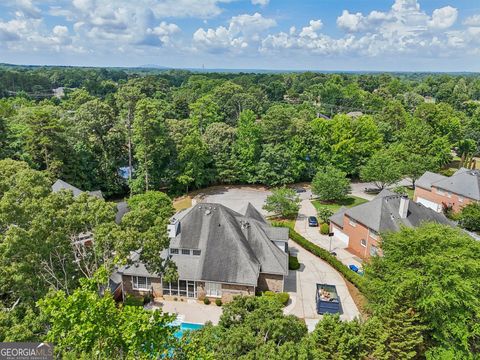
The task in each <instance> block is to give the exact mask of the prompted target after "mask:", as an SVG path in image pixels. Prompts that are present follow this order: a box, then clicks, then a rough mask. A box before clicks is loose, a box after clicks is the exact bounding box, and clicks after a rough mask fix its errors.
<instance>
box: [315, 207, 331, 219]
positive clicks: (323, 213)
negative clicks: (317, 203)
mask: <svg viewBox="0 0 480 360" xmlns="http://www.w3.org/2000/svg"><path fill="white" fill-rule="evenodd" d="M317 214H318V217H319V218H320V220H321V221H322V223H328V222H329V220H328V219H329V218H330V216H332V215H333V211H332V210H331V209H330V208H328V207H325V206H322V207H321V208H319V209H317Z"/></svg>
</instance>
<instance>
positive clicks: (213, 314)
mask: <svg viewBox="0 0 480 360" xmlns="http://www.w3.org/2000/svg"><path fill="white" fill-rule="evenodd" d="M147 308H148V309H159V308H160V309H162V310H163V312H168V313H171V314H177V315H178V317H179V318H180V319H181V321H182V322H187V323H192V324H205V323H206V322H208V321H210V322H212V324H214V325H217V324H218V321H219V320H220V316H221V315H222V307H221V306H217V305H215V304H210V305H204V304H201V303H198V302H197V301H195V300H189V301H167V300H160V301H158V300H157V301H155V302H154V303H153V304H152V305H148V306H147Z"/></svg>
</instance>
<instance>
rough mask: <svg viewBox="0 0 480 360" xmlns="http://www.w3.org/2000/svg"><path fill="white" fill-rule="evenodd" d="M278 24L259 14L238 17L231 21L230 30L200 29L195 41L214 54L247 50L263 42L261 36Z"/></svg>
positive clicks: (195, 35) (221, 28)
mask: <svg viewBox="0 0 480 360" xmlns="http://www.w3.org/2000/svg"><path fill="white" fill-rule="evenodd" d="M276 24H277V23H276V21H275V20H273V19H269V18H265V17H263V16H262V15H261V14H259V13H255V14H253V15H248V14H243V15H238V16H234V17H232V18H231V19H230V23H229V26H228V28H226V27H224V26H219V27H217V28H216V29H207V30H205V29H203V28H200V29H198V30H197V31H196V32H195V33H194V34H193V41H194V43H195V44H196V46H197V47H202V48H204V49H206V50H208V51H213V52H215V51H219V50H220V49H228V48H232V49H245V48H247V47H248V46H249V45H250V44H251V43H257V42H259V41H261V34H262V33H263V32H264V31H265V30H267V29H269V28H272V27H274V26H276Z"/></svg>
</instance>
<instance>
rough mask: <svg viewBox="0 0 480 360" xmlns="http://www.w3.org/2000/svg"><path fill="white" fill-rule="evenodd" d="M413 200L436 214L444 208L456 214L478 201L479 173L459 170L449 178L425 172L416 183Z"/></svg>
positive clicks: (479, 191)
mask: <svg viewBox="0 0 480 360" xmlns="http://www.w3.org/2000/svg"><path fill="white" fill-rule="evenodd" d="M414 200H415V201H416V202H418V203H420V204H423V205H425V206H426V207H428V208H430V209H433V210H435V211H437V212H441V211H442V210H443V209H444V208H445V207H451V208H452V210H453V211H455V212H458V211H460V210H461V208H462V207H463V206H465V205H467V204H469V203H471V202H474V201H480V171H479V170H469V169H465V168H461V169H459V170H457V171H456V172H455V174H453V175H452V176H450V177H448V176H443V175H440V174H436V173H432V172H429V171H427V172H426V173H425V174H423V175H422V176H421V177H420V178H419V179H418V180H417V182H416V187H415V195H414Z"/></svg>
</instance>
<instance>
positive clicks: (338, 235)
mask: <svg viewBox="0 0 480 360" xmlns="http://www.w3.org/2000/svg"><path fill="white" fill-rule="evenodd" d="M333 236H334V237H335V238H337V239H338V240H340V241H341V242H343V243H344V244H345V246H348V235H347V234H345V233H344V232H343V231H342V230H340V229H339V228H337V227H336V226H335V225H333Z"/></svg>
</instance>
